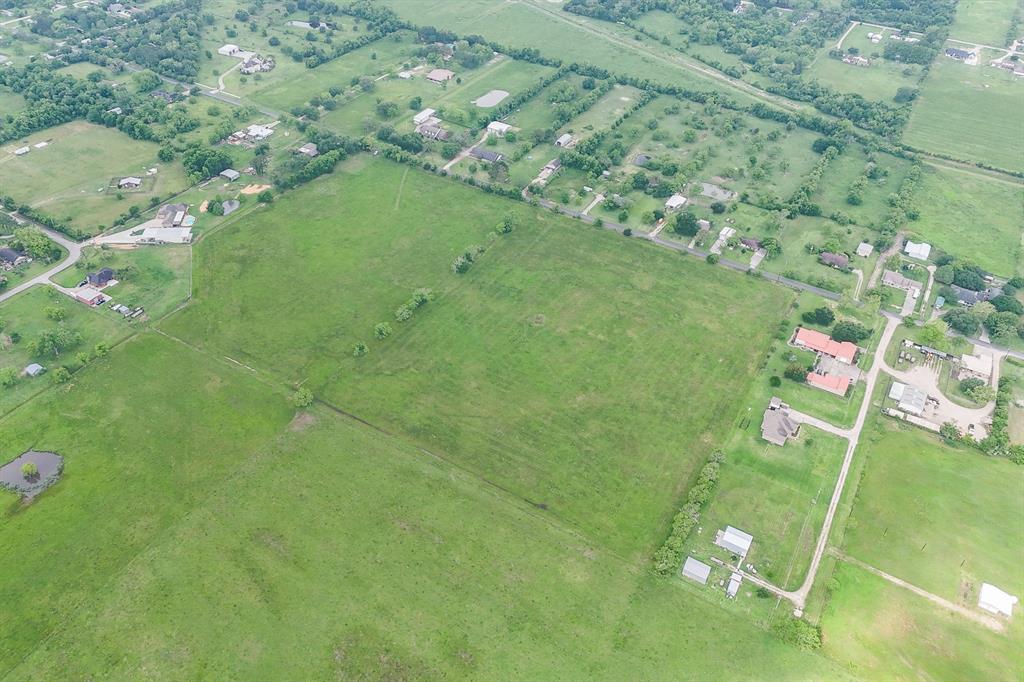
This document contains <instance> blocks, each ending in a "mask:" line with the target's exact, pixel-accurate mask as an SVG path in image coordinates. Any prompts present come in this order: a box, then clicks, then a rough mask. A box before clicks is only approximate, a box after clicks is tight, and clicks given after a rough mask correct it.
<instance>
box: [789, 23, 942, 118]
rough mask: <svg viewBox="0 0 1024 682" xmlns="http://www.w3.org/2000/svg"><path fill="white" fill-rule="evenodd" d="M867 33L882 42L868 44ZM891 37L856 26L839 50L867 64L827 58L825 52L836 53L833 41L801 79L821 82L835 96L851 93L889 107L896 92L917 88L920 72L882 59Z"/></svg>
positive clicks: (874, 27)
mask: <svg viewBox="0 0 1024 682" xmlns="http://www.w3.org/2000/svg"><path fill="white" fill-rule="evenodd" d="M868 33H873V34H881V35H882V36H883V37H882V40H881V41H880V42H877V43H872V42H871V40H870V39H868V37H867V35H868ZM892 34H893V32H892V31H889V30H885V29H880V28H878V27H877V26H866V25H864V24H861V25H858V26H856V27H854V28H853V30H851V31H850V33H849V34H848V35H847V36H846V38H845V39H844V40H843V42H842V45H841V47H839V49H840V50H842V51H843V52H844V53H847V54H849V53H848V50H849V49H850V48H856V49H857V53H856V56H857V57H861V58H863V59H866V60H868V62H870V63H869V64H864V65H857V64H848V63H846V62H843V61H842V60H840V59H835V58H833V57H830V56H829V54H828V53H829V51H830V50H833V49H836V43H835V41H831V42H829V44H828V45H826V46H825V47H823V48H822V49H821V51H820V52H819V53H818V54H817V55H816V57H815V58H814V61H813V63H812V64H811V66H810V68H808V69H807V70H806V71H805V77H806V78H813V79H816V80H818V81H821V82H822V83H824V84H826V85H828V86H829V87H831V88H834V89H835V90H837V91H839V92H850V93H855V94H858V95H861V96H862V97H864V98H865V99H870V100H882V101H885V102H887V103H889V104H893V102H892V98H893V97H894V96H895V95H896V91H897V90H898V89H899V88H901V87H906V88H913V87H916V86H917V85H918V80H919V79H920V77H921V74H922V69H921V67H920V66H918V65H916V64H900V63H898V62H891V61H887V60H885V59H882V51H883V50H884V49H885V44H886V42H888V41H891V40H892V38H891V37H890V36H892ZM862 64H863V63H862ZM893 106H895V105H893Z"/></svg>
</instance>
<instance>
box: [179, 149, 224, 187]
mask: <svg viewBox="0 0 1024 682" xmlns="http://www.w3.org/2000/svg"><path fill="white" fill-rule="evenodd" d="M181 162H182V165H184V166H185V171H186V172H187V173H188V174H189V177H191V178H192V179H193V180H197V181H198V180H203V179H205V178H211V177H213V176H214V175H217V174H218V173H220V172H221V171H223V170H225V169H226V168H230V167H231V156H230V155H229V154H228V153H227V152H225V151H224V150H222V149H214V148H212V147H205V146H203V145H201V144H198V143H196V144H193V145H192V146H190V147H189V148H188V149H186V150H185V153H184V154H182V155H181Z"/></svg>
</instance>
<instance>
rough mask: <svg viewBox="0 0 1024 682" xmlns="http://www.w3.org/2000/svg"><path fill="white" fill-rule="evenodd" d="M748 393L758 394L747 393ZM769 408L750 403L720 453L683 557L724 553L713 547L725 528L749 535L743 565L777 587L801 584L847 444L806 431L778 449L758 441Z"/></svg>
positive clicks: (727, 558) (724, 557)
mask: <svg viewBox="0 0 1024 682" xmlns="http://www.w3.org/2000/svg"><path fill="white" fill-rule="evenodd" d="M753 393H754V394H755V395H756V394H757V393H758V392H756V391H755V392H753ZM767 406H768V403H767V402H764V403H763V404H761V403H760V402H758V403H756V404H755V403H753V402H750V404H749V407H750V409H749V411H747V412H746V413H745V414H744V415H743V416H742V418H741V421H740V422H739V424H738V426H737V428H736V429H735V430H734V431H733V436H732V440H731V441H730V443H729V445H728V446H727V447H726V448H725V450H724V452H725V455H726V461H725V464H723V465H722V470H721V474H720V477H719V480H718V489H717V491H716V492H715V496H714V498H713V499H712V501H711V503H710V504H708V506H707V507H706V508H705V510H704V512H703V513H702V515H701V522H700V530H699V532H695V533H694V534H693V535H691V536H690V541H689V543H688V545H689V547H688V549H687V554H689V555H692V556H694V557H696V558H698V559H701V560H704V561H705V562H706V559H707V557H708V556H717V557H719V558H720V559H722V560H723V561H728V562H731V555H730V553H729V552H728V551H727V550H725V549H722V548H720V547H717V546H716V545H715V544H714V539H715V533H716V532H717V531H718V530H720V529H724V528H725V527H726V526H727V525H730V526H734V527H736V528H739V529H741V530H743V531H746V532H747V533H750V534H751V535H753V536H754V542H753V544H752V545H751V549H750V553H749V554H747V556H746V558H745V559H744V560H743V563H744V565H746V564H748V563H749V564H753V565H754V568H755V569H756V570H757V573H758V575H761V576H763V577H764V578H766V579H767V580H769V581H771V582H772V583H774V584H776V585H778V586H779V587H782V588H783V589H796V588H797V587H799V586H800V584H801V583H803V580H804V577H805V575H806V573H807V569H808V567H809V565H810V561H811V555H812V554H813V553H814V545H815V543H816V542H817V540H818V533H819V531H820V530H821V524H822V522H823V520H824V518H825V511H826V510H827V508H828V503H829V500H830V499H831V497H832V490H833V489H834V488H835V481H836V477H837V476H838V474H839V466H840V464H841V463H842V461H843V455H844V453H845V452H846V441H845V440H843V439H841V438H838V437H836V436H833V435H831V434H828V433H825V432H823V431H819V430H818V429H815V428H813V427H810V426H804V427H802V428H801V430H800V436H799V437H798V438H796V439H795V440H791V441H789V442H788V443H786V445H785V446H784V447H778V446H776V445H772V444H770V443H767V442H766V441H764V440H762V439H761V414H762V412H764V409H765V408H766V407H767Z"/></svg>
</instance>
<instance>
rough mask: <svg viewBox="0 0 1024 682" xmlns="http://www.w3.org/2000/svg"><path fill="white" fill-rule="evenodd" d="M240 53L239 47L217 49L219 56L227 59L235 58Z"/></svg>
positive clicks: (228, 45)
mask: <svg viewBox="0 0 1024 682" xmlns="http://www.w3.org/2000/svg"><path fill="white" fill-rule="evenodd" d="M238 52H239V49H238V45H232V44H231V43H228V44H227V45H222V46H220V47H218V48H217V54H220V55H224V56H225V57H233V56H235V55H236V54H237V53H238Z"/></svg>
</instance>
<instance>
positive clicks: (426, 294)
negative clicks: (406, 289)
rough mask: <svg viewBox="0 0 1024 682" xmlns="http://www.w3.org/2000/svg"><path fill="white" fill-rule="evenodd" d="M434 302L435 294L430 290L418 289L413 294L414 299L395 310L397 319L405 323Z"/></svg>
mask: <svg viewBox="0 0 1024 682" xmlns="http://www.w3.org/2000/svg"><path fill="white" fill-rule="evenodd" d="M433 300H434V292H432V291H431V290H430V289H417V290H416V291H414V292H412V298H410V299H409V300H408V301H406V302H405V303H403V304H402V305H400V306H398V309H397V310H395V319H396V320H398V321H399V322H405V321H406V320H408V319H410V318H411V317H412V315H413V313H415V312H416V311H417V310H419V309H420V308H422V307H423V306H425V305H426V304H427V303H429V302H430V301H433Z"/></svg>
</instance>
